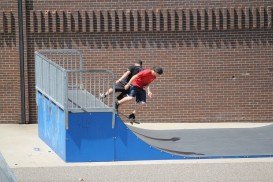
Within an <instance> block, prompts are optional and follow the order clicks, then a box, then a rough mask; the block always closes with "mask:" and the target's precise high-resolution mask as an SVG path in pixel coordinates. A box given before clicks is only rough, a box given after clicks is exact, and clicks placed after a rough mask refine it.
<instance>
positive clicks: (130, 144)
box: [37, 93, 273, 162]
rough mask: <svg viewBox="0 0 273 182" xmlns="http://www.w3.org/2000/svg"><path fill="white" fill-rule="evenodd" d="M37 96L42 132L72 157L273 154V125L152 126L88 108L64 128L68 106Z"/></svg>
mask: <svg viewBox="0 0 273 182" xmlns="http://www.w3.org/2000/svg"><path fill="white" fill-rule="evenodd" d="M37 96H38V97H37V99H38V113H39V114H38V120H39V121H38V124H39V136H40V138H41V139H42V140H43V141H44V142H45V143H47V144H48V145H49V146H50V147H51V148H52V149H53V150H54V151H55V152H56V153H57V154H58V155H59V156H60V157H61V158H62V159H63V160H64V161H67V162H90V161H130V160H167V159H200V158H246V157H272V156H273V132H272V131H273V125H269V126H264V127H257V128H223V129H181V130H147V129H142V128H139V127H135V126H132V125H130V124H128V125H126V124H125V123H124V122H123V121H122V119H121V118H120V117H119V115H117V114H116V115H115V126H114V127H112V113H111V112H86V111H85V112H81V113H73V112H69V113H68V125H69V128H68V129H65V126H64V111H63V110H62V109H61V108H59V107H58V106H57V105H56V104H54V102H52V101H51V100H50V99H48V98H47V97H46V96H43V95H42V94H40V93H38V95H37ZM74 104H75V103H74ZM139 126H141V124H140V125H139Z"/></svg>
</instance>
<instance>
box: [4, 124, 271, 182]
mask: <svg viewBox="0 0 273 182" xmlns="http://www.w3.org/2000/svg"><path fill="white" fill-rule="evenodd" d="M268 124H270V123H262V124H261V123H168V124H165V123H164V124H162V123H149V124H144V123H143V124H141V125H139V127H142V128H147V129H152V128H155V127H156V128H157V129H179V128H245V127H260V126H265V125H268ZM272 147H273V146H272ZM0 152H1V153H2V154H3V156H4V158H5V160H6V162H7V163H8V165H9V166H10V167H11V168H12V170H13V171H14V173H15V175H16V177H17V179H18V180H19V181H273V174H272V171H273V158H255V159H213V160H212V159H209V160H207V159H206V160H204V159H203V160H175V161H174V160H172V161H136V162H131V161H130V162H107V163H105V162H100V163H65V162H63V161H62V160H61V159H60V158H59V157H58V156H57V155H56V154H55V153H54V152H53V151H52V150H51V149H50V148H49V147H48V146H47V145H46V144H44V143H43V141H41V140H40V139H39V137H38V133H37V125H16V124H2V125H0Z"/></svg>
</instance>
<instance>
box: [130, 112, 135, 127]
mask: <svg viewBox="0 0 273 182" xmlns="http://www.w3.org/2000/svg"><path fill="white" fill-rule="evenodd" d="M128 119H129V120H130V123H131V124H133V123H134V122H135V120H136V115H135V114H134V113H132V114H130V115H129V116H128Z"/></svg>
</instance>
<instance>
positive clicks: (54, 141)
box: [37, 92, 66, 160]
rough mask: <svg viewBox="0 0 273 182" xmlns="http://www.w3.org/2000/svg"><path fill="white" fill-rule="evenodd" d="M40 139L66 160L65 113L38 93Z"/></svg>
mask: <svg viewBox="0 0 273 182" xmlns="http://www.w3.org/2000/svg"><path fill="white" fill-rule="evenodd" d="M37 102H38V134H39V137H40V138H41V139H42V140H43V141H44V142H45V143H46V144H47V145H48V146H50V147H51V149H52V150H54V152H55V153H57V154H58V155H59V156H60V157H61V158H62V159H63V160H66V131H65V122H64V121H65V113H64V111H63V110H62V109H61V108H60V107H58V106H57V105H56V104H54V103H53V102H52V101H50V100H49V99H48V98H47V97H45V96H44V95H42V94H41V93H40V92H37Z"/></svg>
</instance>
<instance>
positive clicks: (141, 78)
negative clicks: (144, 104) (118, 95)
mask: <svg viewBox="0 0 273 182" xmlns="http://www.w3.org/2000/svg"><path fill="white" fill-rule="evenodd" d="M155 78H156V76H154V75H153V74H152V70H149V69H147V70H143V71H141V72H139V73H138V74H137V78H136V79H135V80H134V81H133V82H132V85H133V86H137V87H139V88H142V89H143V88H144V87H145V86H147V85H149V84H150V83H151V82H152V81H153V80H154V79H155Z"/></svg>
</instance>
